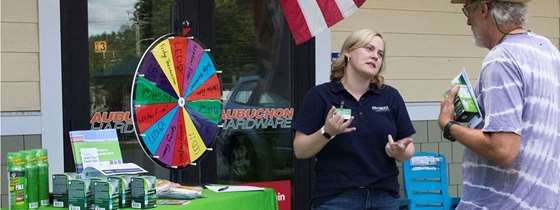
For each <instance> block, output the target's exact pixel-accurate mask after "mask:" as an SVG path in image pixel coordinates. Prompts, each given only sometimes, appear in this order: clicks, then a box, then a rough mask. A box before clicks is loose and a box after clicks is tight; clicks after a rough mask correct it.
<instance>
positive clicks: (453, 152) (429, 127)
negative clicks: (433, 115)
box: [399, 120, 465, 197]
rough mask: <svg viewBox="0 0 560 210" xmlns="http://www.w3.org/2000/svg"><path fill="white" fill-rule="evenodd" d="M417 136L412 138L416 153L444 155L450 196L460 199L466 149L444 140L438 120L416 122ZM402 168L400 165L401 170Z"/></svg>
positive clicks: (414, 123) (400, 177)
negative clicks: (462, 164)
mask: <svg viewBox="0 0 560 210" xmlns="http://www.w3.org/2000/svg"><path fill="white" fill-rule="evenodd" d="M413 125H414V128H415V129H416V134H414V136H412V138H413V139H414V146H415V148H416V152H436V153H440V154H442V155H444V156H445V157H446V162H447V174H448V180H449V195H450V196H455V197H460V196H461V192H462V191H463V188H462V182H463V169H462V167H461V161H462V160H463V153H464V149H465V147H464V146H463V145H461V144H459V143H457V142H454V143H451V142H450V141H447V140H446V139H443V137H442V135H441V129H440V128H439V126H438V122H437V120H429V121H426V120H424V121H414V122H413ZM400 168H401V166H400V164H399V170H400ZM399 184H400V186H401V196H402V195H404V193H403V185H402V172H401V173H400V176H399Z"/></svg>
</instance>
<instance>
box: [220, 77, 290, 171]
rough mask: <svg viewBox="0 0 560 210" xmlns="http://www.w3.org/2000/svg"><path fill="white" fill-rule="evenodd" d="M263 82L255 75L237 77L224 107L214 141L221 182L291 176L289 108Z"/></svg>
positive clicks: (288, 104)
mask: <svg viewBox="0 0 560 210" xmlns="http://www.w3.org/2000/svg"><path fill="white" fill-rule="evenodd" d="M263 83H264V82H263V81H262V80H261V79H260V78H259V77H258V76H247V77H241V78H240V79H239V80H238V81H237V83H236V84H235V86H234V87H233V88H232V90H231V94H230V96H229V98H228V100H227V101H226V102H225V104H224V112H223V114H224V115H225V116H222V124H223V128H222V131H221V132H220V134H219V136H218V138H217V142H216V144H217V147H216V148H217V149H218V151H219V152H221V154H220V155H218V156H221V158H222V159H221V163H222V166H221V167H218V168H221V170H222V172H221V173H220V172H219V174H218V176H219V177H220V179H222V180H231V181H265V180H279V179H288V178H289V177H290V176H291V174H292V156H293V151H292V138H293V134H292V131H291V120H292V119H291V117H292V115H293V109H292V108H291V107H290V101H289V100H288V99H286V98H285V97H283V96H282V95H281V94H278V93H275V92H273V91H272V90H270V89H269V88H267V87H266V86H264V84H263ZM272 112H274V113H275V114H271V113H272ZM266 113H268V114H266ZM272 115H274V116H272ZM219 170H220V169H219Z"/></svg>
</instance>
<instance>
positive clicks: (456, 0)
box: [451, 0, 531, 4]
mask: <svg viewBox="0 0 560 210" xmlns="http://www.w3.org/2000/svg"><path fill="white" fill-rule="evenodd" d="M466 1H467V0H451V3H452V4H464V3H465V2H466ZM490 1H507V2H513V3H527V2H529V1H531V0H490Z"/></svg>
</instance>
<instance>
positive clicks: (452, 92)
mask: <svg viewBox="0 0 560 210" xmlns="http://www.w3.org/2000/svg"><path fill="white" fill-rule="evenodd" d="M457 92H459V86H455V87H453V88H451V89H449V91H447V98H446V99H445V100H443V101H442V102H441V109H440V111H439V127H440V128H441V129H443V127H445V124H447V122H449V121H451V120H454V119H455V104H454V103H453V102H454V100H455V96H457Z"/></svg>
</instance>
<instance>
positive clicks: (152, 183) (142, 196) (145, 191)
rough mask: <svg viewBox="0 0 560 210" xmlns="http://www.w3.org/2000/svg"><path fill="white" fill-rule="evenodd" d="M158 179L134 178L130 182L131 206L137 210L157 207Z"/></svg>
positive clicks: (151, 177) (152, 177) (153, 177)
mask: <svg viewBox="0 0 560 210" xmlns="http://www.w3.org/2000/svg"><path fill="white" fill-rule="evenodd" d="M156 181H157V180H156V177H155V176H138V177H132V181H131V182H130V194H131V196H132V202H131V206H132V208H136V209H140V208H142V209H147V208H155V207H156Z"/></svg>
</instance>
